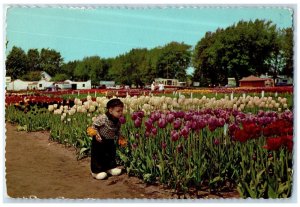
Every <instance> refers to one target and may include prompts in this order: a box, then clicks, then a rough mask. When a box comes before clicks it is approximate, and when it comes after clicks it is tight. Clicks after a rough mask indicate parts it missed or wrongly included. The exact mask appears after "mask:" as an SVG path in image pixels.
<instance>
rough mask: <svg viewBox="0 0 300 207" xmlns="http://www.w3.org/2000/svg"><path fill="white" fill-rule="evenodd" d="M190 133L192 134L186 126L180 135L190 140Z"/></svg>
mask: <svg viewBox="0 0 300 207" xmlns="http://www.w3.org/2000/svg"><path fill="white" fill-rule="evenodd" d="M189 132H190V129H189V128H188V127H187V126H184V127H183V128H182V129H181V131H180V134H181V136H183V137H184V138H185V139H187V138H188V136H189Z"/></svg>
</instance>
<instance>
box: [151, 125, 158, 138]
mask: <svg viewBox="0 0 300 207" xmlns="http://www.w3.org/2000/svg"><path fill="white" fill-rule="evenodd" d="M151 132H152V134H153V135H154V136H156V135H157V129H156V128H155V127H153V128H152V129H151Z"/></svg>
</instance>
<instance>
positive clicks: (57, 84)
mask: <svg viewBox="0 0 300 207" xmlns="http://www.w3.org/2000/svg"><path fill="white" fill-rule="evenodd" d="M54 86H55V88H59V89H62V90H67V89H72V84H71V83H70V81H58V82H54Z"/></svg>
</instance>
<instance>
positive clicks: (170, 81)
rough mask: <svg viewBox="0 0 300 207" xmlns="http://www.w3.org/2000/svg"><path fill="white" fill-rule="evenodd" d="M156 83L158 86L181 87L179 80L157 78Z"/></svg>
mask: <svg viewBox="0 0 300 207" xmlns="http://www.w3.org/2000/svg"><path fill="white" fill-rule="evenodd" d="M154 82H155V83H156V84H159V83H162V84H164V85H165V86H179V85H180V84H179V81H178V79H167V78H155V79H154Z"/></svg>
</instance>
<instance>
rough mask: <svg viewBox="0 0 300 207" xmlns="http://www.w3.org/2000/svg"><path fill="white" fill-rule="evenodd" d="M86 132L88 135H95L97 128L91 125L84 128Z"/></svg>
mask: <svg viewBox="0 0 300 207" xmlns="http://www.w3.org/2000/svg"><path fill="white" fill-rule="evenodd" d="M86 132H87V134H88V135H89V136H90V137H93V136H96V135H97V130H96V129H94V128H93V127H91V126H90V127H88V128H87V129H86Z"/></svg>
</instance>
